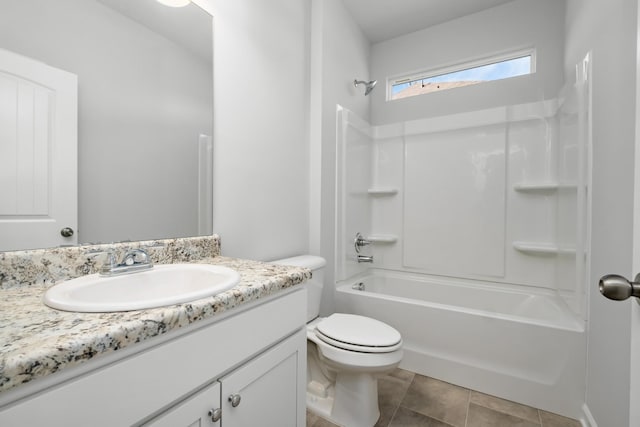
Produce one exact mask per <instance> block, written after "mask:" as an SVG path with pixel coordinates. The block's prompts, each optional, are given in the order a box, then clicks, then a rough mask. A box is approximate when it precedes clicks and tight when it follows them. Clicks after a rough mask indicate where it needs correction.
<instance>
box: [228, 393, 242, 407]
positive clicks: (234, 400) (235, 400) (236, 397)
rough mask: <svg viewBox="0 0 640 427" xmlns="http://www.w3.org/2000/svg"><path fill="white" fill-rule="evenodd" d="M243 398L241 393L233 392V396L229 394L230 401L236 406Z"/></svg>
mask: <svg viewBox="0 0 640 427" xmlns="http://www.w3.org/2000/svg"><path fill="white" fill-rule="evenodd" d="M241 399H242V398H241V397H240V395H239V394H232V395H231V396H229V402H231V406H233V407H234V408H235V407H236V406H238V405H239V404H240V400H241Z"/></svg>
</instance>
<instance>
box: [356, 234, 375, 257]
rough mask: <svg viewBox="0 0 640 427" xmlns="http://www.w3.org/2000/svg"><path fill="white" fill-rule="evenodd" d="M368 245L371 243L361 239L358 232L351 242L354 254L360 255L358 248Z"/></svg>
mask: <svg viewBox="0 0 640 427" xmlns="http://www.w3.org/2000/svg"><path fill="white" fill-rule="evenodd" d="M370 244H371V241H370V240H367V239H365V238H364V237H362V234H360V232H358V233H356V238H355V239H354V241H353V246H354V248H355V249H356V253H360V248H362V247H363V246H367V245H370Z"/></svg>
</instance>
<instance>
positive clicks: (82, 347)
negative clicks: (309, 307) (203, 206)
mask: <svg viewBox="0 0 640 427" xmlns="http://www.w3.org/2000/svg"><path fill="white" fill-rule="evenodd" d="M216 239H217V237H216ZM217 248H218V251H219V245H218V246H217ZM215 252H217V251H214V253H215ZM183 261H184V260H183ZM196 262H199V263H209V264H217V265H224V266H227V267H230V268H233V269H235V270H236V271H238V272H239V273H240V276H241V279H240V283H239V284H238V285H236V286H235V287H234V288H232V289H230V290H229V291H227V292H224V293H221V294H218V295H216V296H213V297H208V298H203V299H200V300H196V301H192V302H190V303H184V304H177V305H172V306H167V307H160V308H154V309H148V310H137V311H128V312H117V313H74V312H65V311H59V310H55V309H52V308H49V307H47V306H46V305H44V303H43V302H42V297H43V295H44V292H45V291H46V289H47V288H48V287H49V286H51V285H52V283H45V282H46V281H45V282H42V283H30V285H29V286H14V287H7V288H5V289H0V393H1V392H4V391H6V390H10V389H12V388H14V387H16V386H19V385H21V384H25V383H27V382H30V381H32V380H34V379H37V378H41V377H44V376H46V375H49V374H52V373H55V372H58V371H60V370H62V369H65V368H68V367H71V366H77V365H79V364H81V363H85V362H87V361H89V360H91V359H93V358H96V357H99V356H100V355H103V354H107V353H111V352H114V351H116V350H119V349H122V348H125V347H127V346H130V345H132V344H135V343H138V342H142V341H145V340H148V339H150V338H152V337H155V336H158V335H161V334H164V333H167V332H169V331H172V330H175V329H177V328H182V327H185V326H188V325H191V324H193V323H194V322H198V321H202V320H205V319H209V318H212V317H214V316H216V315H219V314H221V313H224V312H226V311H228V310H230V309H233V308H236V307H238V306H241V305H242V304H245V303H248V302H251V301H255V300H258V299H261V298H265V297H267V296H269V295H272V294H274V293H276V292H278V291H280V290H283V289H287V288H290V287H292V286H295V285H297V284H299V283H302V282H304V281H305V280H306V279H308V278H310V277H311V272H310V271H309V270H306V269H303V268H294V267H283V266H277V265H272V264H268V263H262V262H257V261H246V260H240V259H234V258H227V257H222V256H213V257H208V258H207V257H201V258H200V259H197V260H196Z"/></svg>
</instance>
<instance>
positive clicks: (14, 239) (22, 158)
mask: <svg viewBox="0 0 640 427" xmlns="http://www.w3.org/2000/svg"><path fill="white" fill-rule="evenodd" d="M77 92H78V79H77V76H75V75H74V74H71V73H68V72H66V71H63V70H60V69H57V68H53V67H50V66H48V65H46V64H43V63H42V62H39V61H35V60H32V59H30V58H27V57H24V56H21V55H17V54H15V53H12V52H9V51H7V50H0V251H5V250H16V249H30V248H41V247H51V246H59V245H68V244H75V243H77V232H76V230H77V218H78V213H77V211H78V200H77V193H78V191H77V187H78V185H77V122H78V118H77V111H78V107H77V105H78V101H77Z"/></svg>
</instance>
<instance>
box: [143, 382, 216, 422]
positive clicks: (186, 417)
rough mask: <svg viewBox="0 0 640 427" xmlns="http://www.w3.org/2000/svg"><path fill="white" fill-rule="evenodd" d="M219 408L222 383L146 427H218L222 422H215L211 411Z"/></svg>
mask: <svg viewBox="0 0 640 427" xmlns="http://www.w3.org/2000/svg"><path fill="white" fill-rule="evenodd" d="M219 408H220V383H219V382H217V381H216V382H215V383H213V384H211V385H210V386H209V387H207V388H205V389H203V390H201V391H199V392H198V393H196V394H195V395H193V396H191V397H190V398H188V399H186V400H184V401H183V402H182V403H179V404H178V405H176V406H174V407H173V408H171V409H170V410H169V411H167V412H165V413H163V414H162V415H160V416H159V417H158V418H155V419H153V420H152V421H150V422H149V423H147V424H144V425H145V426H146V427H209V426H216V427H218V426H220V422H219V421H217V422H214V421H213V420H212V417H211V415H210V414H209V411H213V410H215V409H219Z"/></svg>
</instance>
